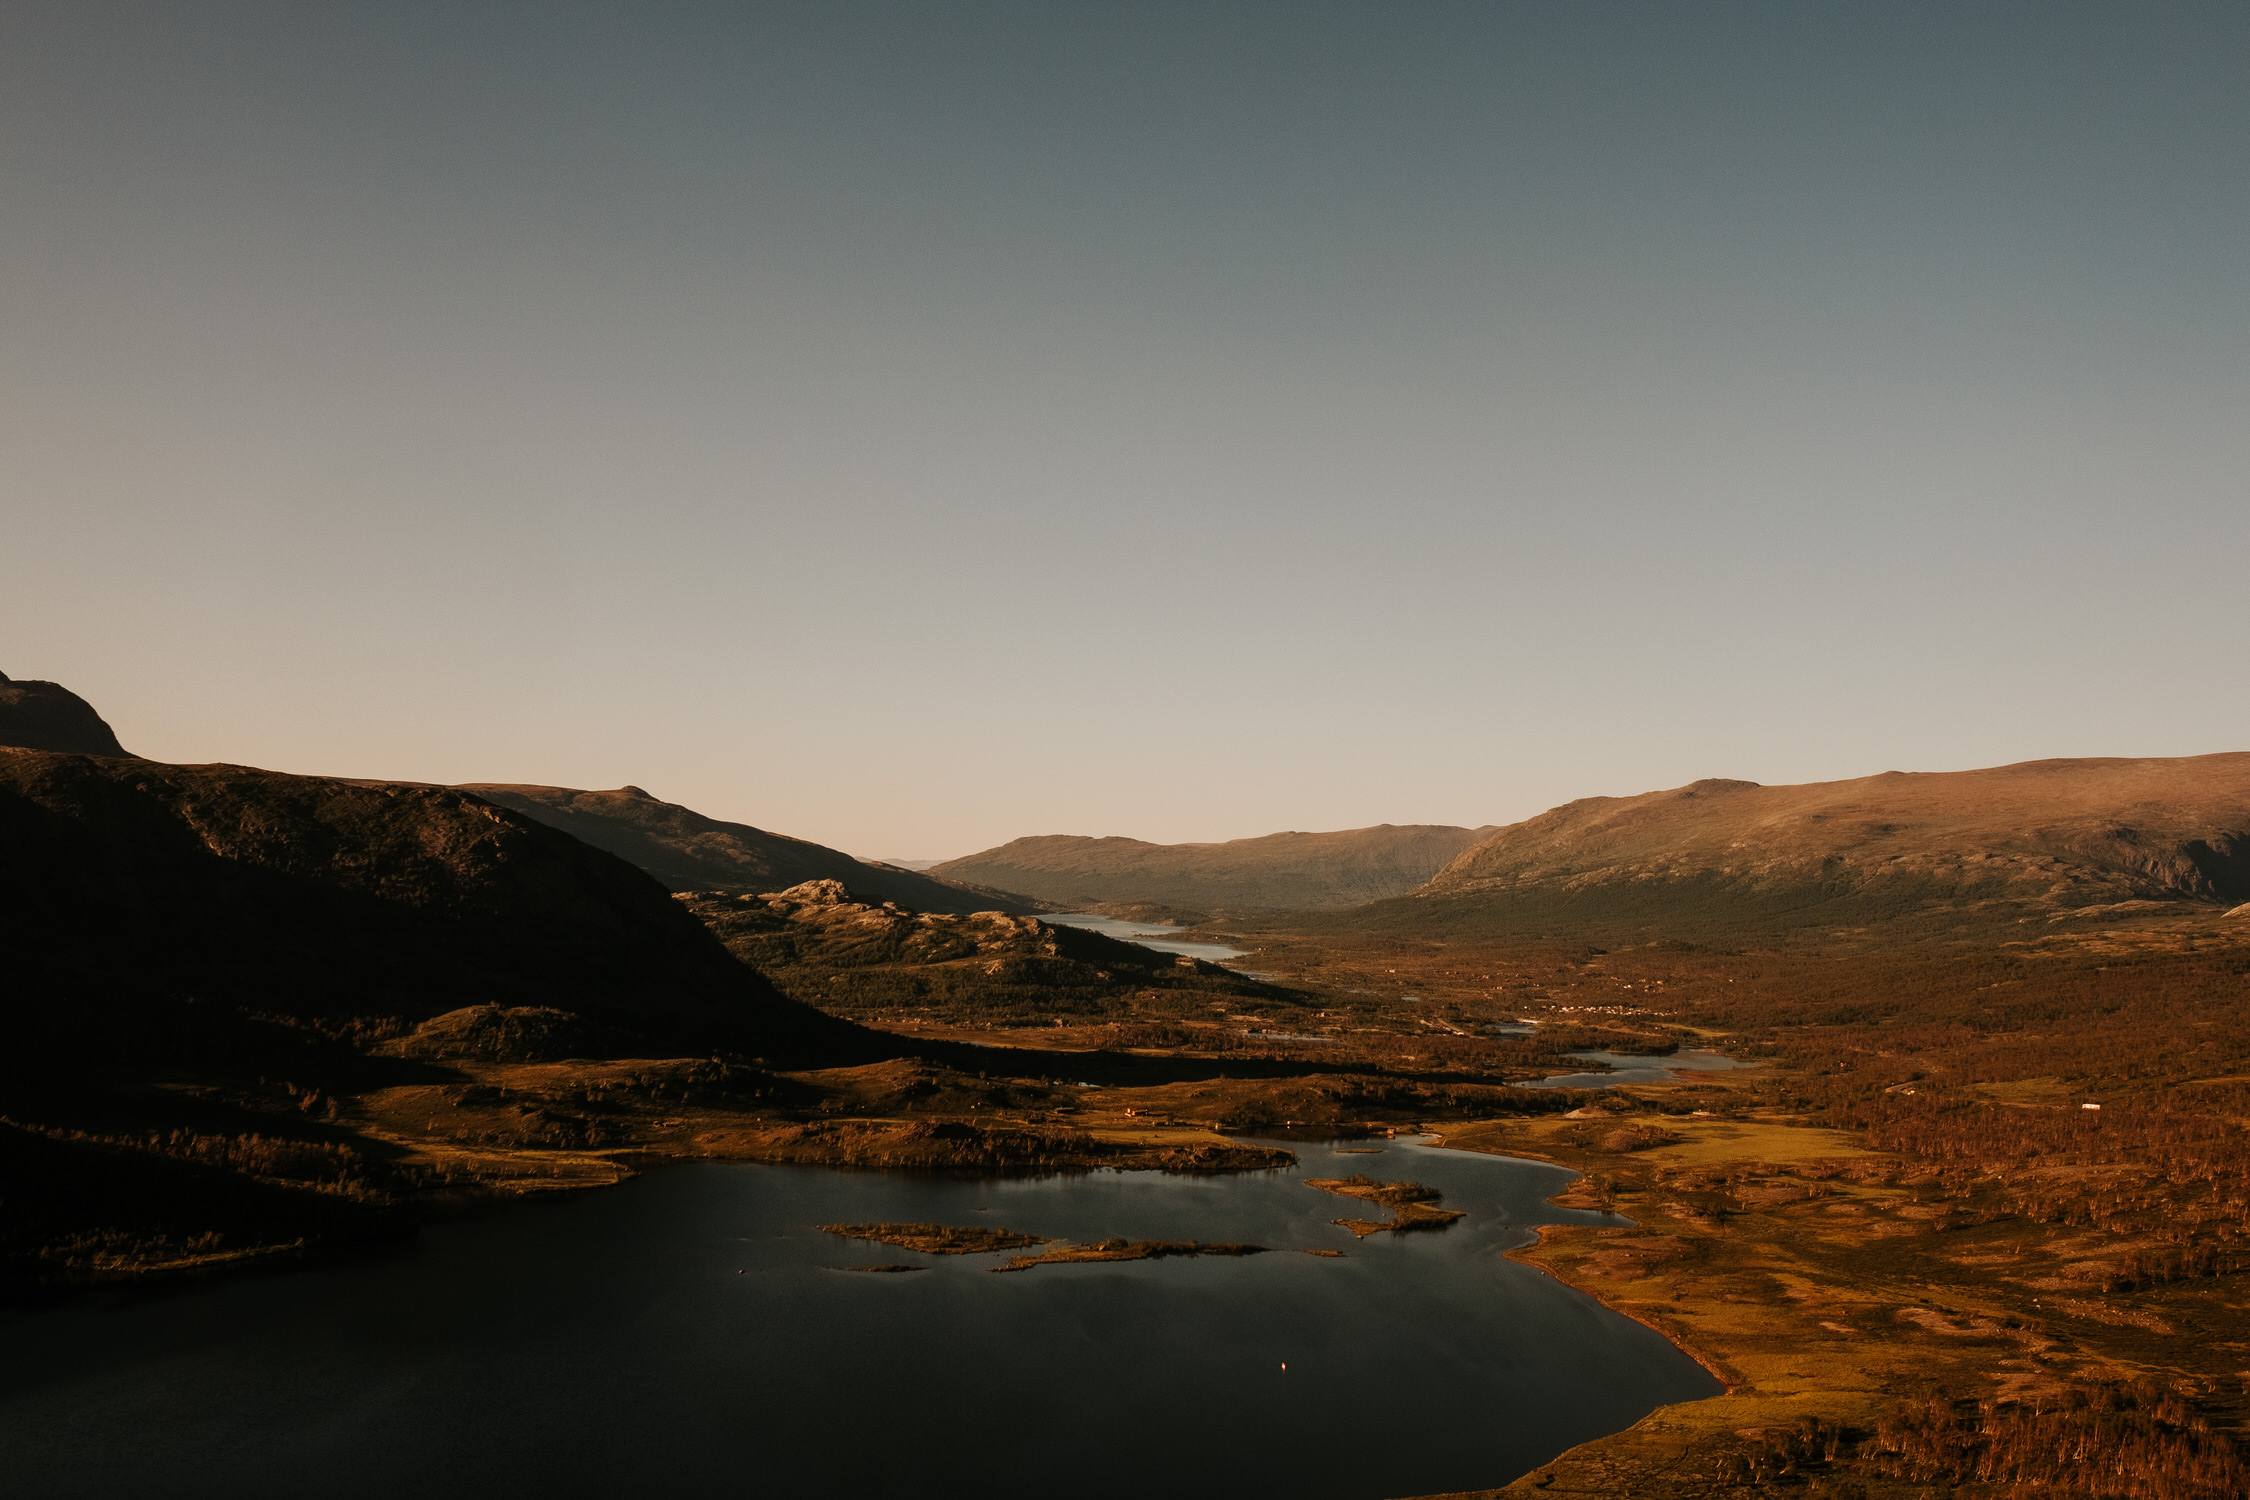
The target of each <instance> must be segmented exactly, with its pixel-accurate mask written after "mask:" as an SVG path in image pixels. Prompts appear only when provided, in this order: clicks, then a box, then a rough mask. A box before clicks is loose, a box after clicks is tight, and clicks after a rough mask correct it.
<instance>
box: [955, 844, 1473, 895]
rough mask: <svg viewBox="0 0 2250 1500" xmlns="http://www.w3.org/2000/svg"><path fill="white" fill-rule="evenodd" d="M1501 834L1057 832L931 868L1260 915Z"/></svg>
mask: <svg viewBox="0 0 2250 1500" xmlns="http://www.w3.org/2000/svg"><path fill="white" fill-rule="evenodd" d="M1490 832H1492V830H1491V829H1490V828H1489V827H1486V828H1453V827H1447V826H1442V825H1435V824H1427V823H1410V824H1405V825H1393V824H1390V823H1384V824H1381V825H1379V826H1377V827H1374V828H1351V829H1345V830H1343V831H1341V832H1336V833H1271V834H1267V835H1266V836H1265V837H1263V838H1254V839H1234V840H1231V841H1229V842H1227V843H1223V844H1149V843H1143V842H1142V841H1141V840H1139V839H1127V838H1080V837H1075V836H1072V835H1067V834H1053V835H1048V836H1046V837H1040V838H1022V839H1017V840H1015V841H1014V842H1013V843H1007V844H1002V845H1001V846H1000V847H998V848H996V849H987V850H985V851H984V852H983V853H981V854H971V855H967V856H965V857H964V858H961V859H951V860H947V861H945V862H944V863H942V864H938V865H934V866H932V867H931V870H930V873H931V874H933V875H942V876H946V877H948V878H951V879H954V880H970V881H977V882H979V883H982V884H986V885H994V886H1001V887H1004V888H1006V889H1008V890H1013V891H1023V892H1025V893H1027V894H1029V895H1032V896H1037V897H1040V898H1041V899H1043V900H1046V901H1050V902H1054V903H1056V904H1057V905H1060V906H1064V907H1074V906H1076V907H1085V906H1153V907H1173V908H1181V909H1184V910H1186V911H1189V912H1196V913H1220V914H1229V913H1231V914H1250V913H1259V912H1281V911H1314V910H1323V909H1328V908H1334V907H1344V906H1356V905H1358V904H1360V903H1361V902H1366V901H1375V900H1380V899H1381V898H1383V897H1385V896H1396V895H1399V894H1401V893H1403V892H1406V891H1410V890H1412V889H1414V888H1415V887H1416V886H1419V885H1421V884H1422V883H1423V882H1424V881H1427V880H1428V879H1430V877H1431V876H1433V875H1435V874H1437V872H1438V871H1439V870H1441V869H1443V868H1445V866H1446V864H1447V863H1448V862H1449V861H1450V860H1452V859H1453V858H1454V857H1455V856H1457V855H1458V854H1460V853H1461V851H1463V850H1464V849H1467V848H1468V847H1469V846H1470V845H1472V844H1474V843H1476V842H1477V841H1478V840H1479V839H1481V838H1483V837H1484V836H1485V835H1486V834H1488V833H1490Z"/></svg>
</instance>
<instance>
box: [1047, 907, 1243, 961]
mask: <svg viewBox="0 0 2250 1500" xmlns="http://www.w3.org/2000/svg"><path fill="white" fill-rule="evenodd" d="M1039 920H1040V921H1042V922H1052V923H1054V924H1055V925H1056V926H1057V927H1083V928H1085V929H1086V930H1087V931H1088V932H1098V933H1100V934H1101V935H1102V936H1103V937H1113V938H1117V939H1118V940H1120V941H1122V942H1127V943H1139V944H1140V945H1141V946H1142V947H1143V948H1154V949H1155V950H1156V951H1157V952H1159V953H1185V954H1186V955H1188V957H1190V958H1200V959H1204V960H1206V961H1208V962H1210V963H1221V962H1224V961H1225V960H1227V959H1230V958H1240V957H1242V956H1243V954H1245V953H1247V952H1249V951H1250V950H1249V949H1247V948H1229V947H1228V946H1227V945H1226V944H1224V943H1189V942H1181V941H1179V940H1177V939H1174V938H1172V937H1170V936H1169V934H1171V933H1175V932H1178V931H1179V930H1180V929H1179V928H1177V927H1166V926H1164V925H1162V924H1161V923H1151V922H1127V921H1125V920H1123V919H1122V918H1119V917H1105V916H1101V915H1099V914H1097V913H1095V912H1090V911H1066V912H1041V913H1040V914H1039Z"/></svg>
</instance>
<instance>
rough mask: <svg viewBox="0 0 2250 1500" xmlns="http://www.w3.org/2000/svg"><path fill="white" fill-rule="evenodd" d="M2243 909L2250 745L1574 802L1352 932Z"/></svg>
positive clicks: (2249, 888)
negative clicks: (2225, 750) (2239, 749)
mask: <svg viewBox="0 0 2250 1500" xmlns="http://www.w3.org/2000/svg"><path fill="white" fill-rule="evenodd" d="M2245 902H2250V754H2245V753H2231V754H2221V755H2199V756H2189V757H2183V758H2176V759H2155V758H2148V759H2133V760H2042V761H2027V762H2024V763H2023V764H2020V765H2012V766H1999V767H1995V768H1992V769H1989V770H1978V771H1946V772H1914V773H1909V772H1900V771H1889V772H1885V773H1884V774H1882V775H1880V776H1867V777H1861V778H1859V779H1857V780H1853V781H1831V782H1816V783H1812V784H1809V785H1804V786H1759V785H1757V784H1756V783H1754V782H1748V781H1725V780H1710V781H1698V782H1695V783H1693V784H1692V785H1689V786H1685V787H1678V788H1674V789H1672V790H1669V791H1661V792H1647V793H1644V794H1642V795H1640V796H1637V797H1588V798H1584V799H1582V800H1580V801H1577V802H1572V803H1568V804H1566V805H1564V806H1562V807H1558V808H1555V809H1554V810H1552V811H1550V812H1546V813H1543V814H1541V815H1540V816H1538V817H1536V818H1531V819H1529V820H1527V821H1525V822H1522V823H1516V824H1513V825H1511V826H1509V827H1506V828H1502V829H1500V830H1498V831H1497V832H1495V833H1493V834H1491V835H1490V836H1489V837H1487V838H1485V839H1483V840H1481V841H1480V842H1478V843H1477V844H1476V845H1475V846H1474V847H1472V848H1469V849H1467V850H1464V851H1463V852H1462V853H1461V854H1460V855H1459V856H1458V857H1457V858H1455V859H1454V860H1453V861H1452V862H1451V863H1450V864H1448V865H1447V866H1446V867H1445V868H1444V869H1443V870H1442V871H1440V872H1438V873H1437V875H1436V876H1435V878H1433V879H1432V880H1431V881H1430V882H1429V884H1428V885H1427V886H1425V887H1423V888H1422V889H1421V890H1419V891H1416V892H1414V893H1413V894H1412V895H1410V896H1407V897H1404V898H1401V899H1396V900H1391V901H1386V902H1383V903H1380V904H1378V905H1374V906H1370V907H1368V908H1366V909H1365V910H1363V911H1359V912H1354V913H1352V914H1350V916H1349V917H1348V918H1344V919H1342V920H1345V921H1348V922H1349V923H1351V924H1353V925H1364V926H1375V927H1400V928H1411V929H1415V930H1423V931H1431V932H1438V931H1444V932H1454V933H1461V934H1479V935H1489V936H1494V937H1502V936H1529V935H1536V934H1539V933H1553V934H1558V935H1560V934H1566V933H1588V932H1593V931H1597V930H1599V931H1606V932H1610V933H1613V934H1620V935H1622V934H1628V933H1650V934H1683V933H1691V932H1725V931H1752V930H1761V931H1772V930H1784V929H1790V928H1808V927H1826V928H1859V927H1869V926H1873V925H1876V924H1882V925H1883V926H1884V928H1885V930H1886V931H1891V932H1894V933H1899V934H1904V933H1907V932H1910V931H1916V930H1919V931H1924V932H1927V933H1930V934H1942V933H1944V932H1948V931H1959V930H1964V929H1966V928H1989V927H1990V926H1991V925H1992V924H1995V923H2017V924H2021V923H2032V924H2045V923H2048V922H2052V921H2061V920H2068V919H2071V918H2073V917H2086V918H2093V917H2105V916H2108V917H2114V916H2116V915H2119V914H2121V913H2129V912H2132V911H2148V910H2180V911H2188V910H2194V909H2197V908H2201V909H2203V910H2206V911H2209V912H2212V913H2214V914H2216V913H2218V912H2220V911H2224V910H2227V909H2230V908H2233V907H2236V906H2239V905H2241V904H2243V903H2245Z"/></svg>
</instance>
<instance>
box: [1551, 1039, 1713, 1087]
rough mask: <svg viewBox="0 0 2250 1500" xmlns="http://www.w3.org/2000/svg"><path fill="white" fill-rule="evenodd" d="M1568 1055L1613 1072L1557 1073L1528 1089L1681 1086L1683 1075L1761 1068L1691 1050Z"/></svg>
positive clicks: (1685, 1048)
mask: <svg viewBox="0 0 2250 1500" xmlns="http://www.w3.org/2000/svg"><path fill="white" fill-rule="evenodd" d="M1565 1055H1566V1056H1569V1057H1576V1058H1582V1059H1584V1060H1585V1061H1587V1062H1598V1063H1607V1064H1609V1066H1610V1068H1611V1069H1612V1070H1613V1071H1611V1072H1608V1073H1557V1074H1554V1075H1553V1076H1551V1077H1547V1078H1542V1079H1540V1080H1539V1081H1538V1082H1537V1083H1533V1084H1527V1085H1525V1086H1526V1087H1527V1088H1535V1089H1609V1088H1615V1087H1617V1086H1618V1085H1619V1084H1621V1083H1677V1082H1678V1081H1679V1078H1680V1075H1681V1074H1682V1073H1725V1072H1728V1071H1730V1070H1732V1069H1735V1068H1754V1067H1756V1066H1757V1064H1756V1063H1754V1062H1743V1061H1742V1060H1741V1059H1739V1058H1733V1057H1729V1056H1727V1055H1726V1054H1725V1053H1723V1052H1705V1051H1701V1050H1698V1049H1694V1048H1688V1047H1682V1048H1681V1049H1680V1050H1679V1051H1677V1052H1671V1053H1666V1054H1664V1055H1663V1056H1660V1057H1656V1056H1648V1055H1645V1054H1642V1053H1639V1052H1571V1053H1567V1054H1565Z"/></svg>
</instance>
